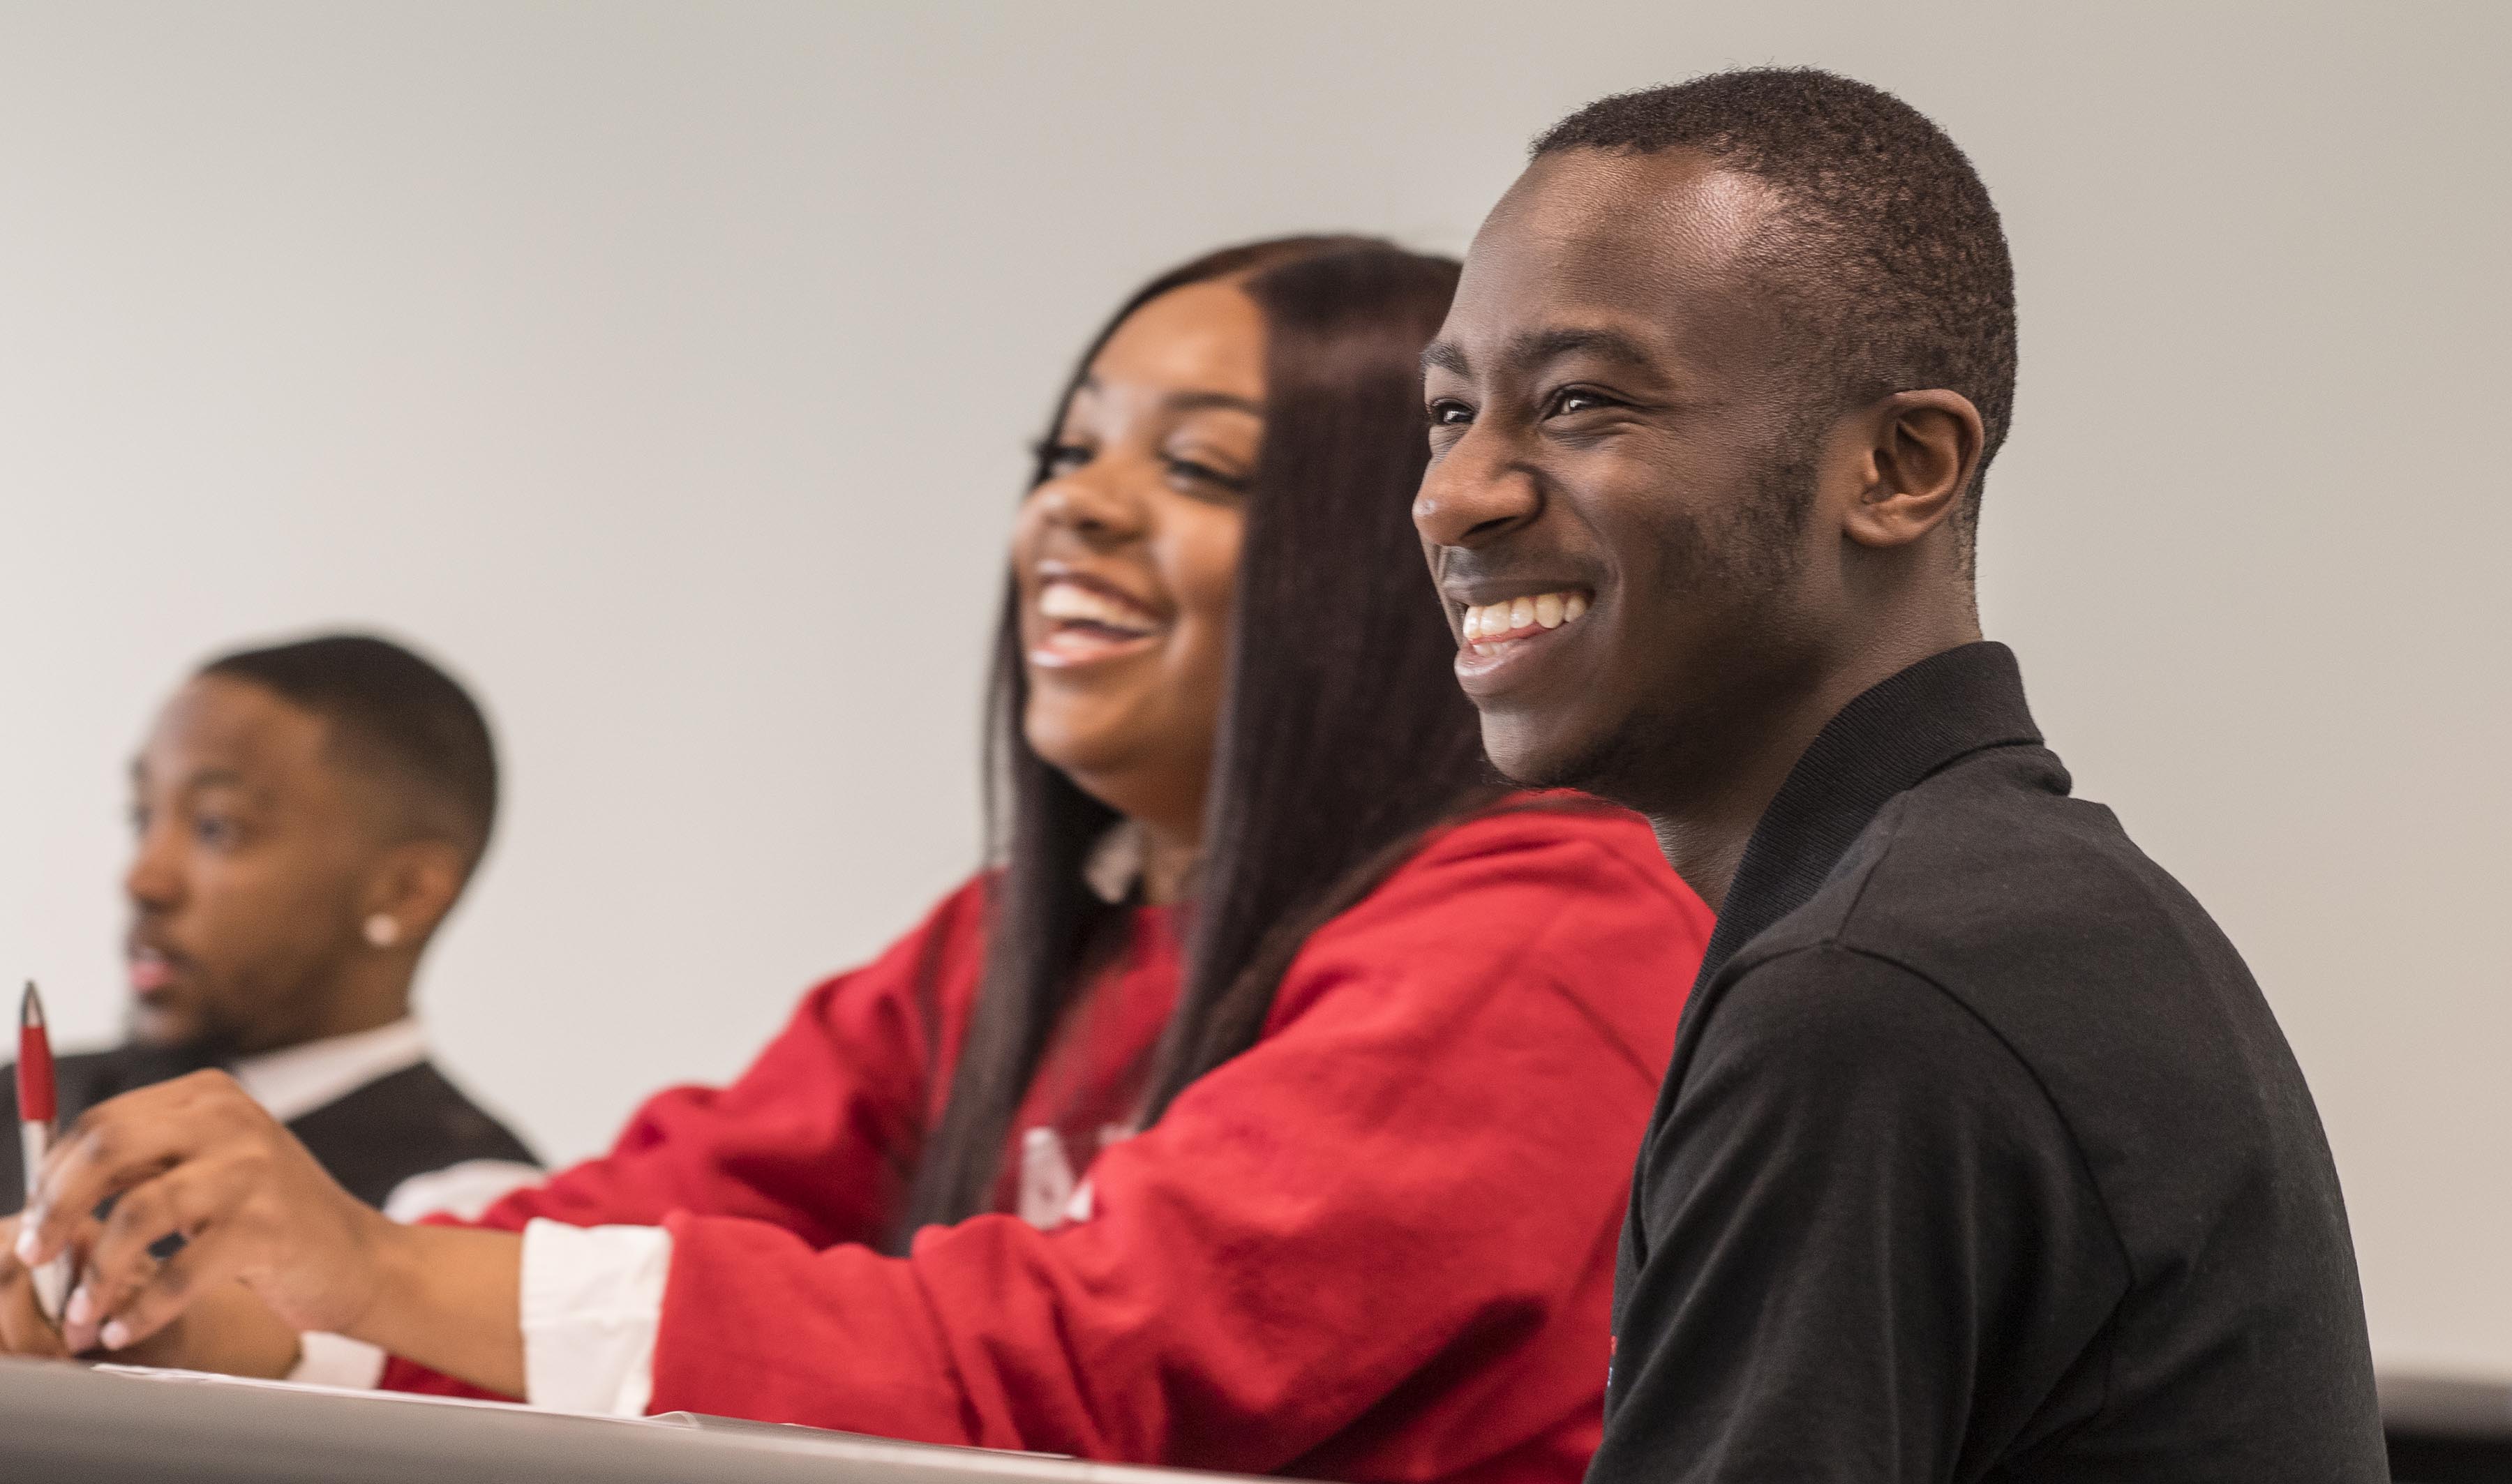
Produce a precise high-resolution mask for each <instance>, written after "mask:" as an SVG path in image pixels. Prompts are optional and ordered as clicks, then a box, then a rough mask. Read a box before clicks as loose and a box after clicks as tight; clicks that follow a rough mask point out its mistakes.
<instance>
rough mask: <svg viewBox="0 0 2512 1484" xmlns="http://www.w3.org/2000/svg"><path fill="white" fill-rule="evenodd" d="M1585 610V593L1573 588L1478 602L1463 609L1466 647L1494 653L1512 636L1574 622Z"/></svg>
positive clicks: (1516, 637)
mask: <svg viewBox="0 0 2512 1484" xmlns="http://www.w3.org/2000/svg"><path fill="white" fill-rule="evenodd" d="M1587 611H1588V595H1587V594H1585V593H1575V592H1573V593H1545V594H1542V595H1540V596H1537V597H1532V598H1511V599H1509V600H1507V601H1505V602H1501V603H1485V604H1478V605H1473V606H1471V607H1469V608H1467V609H1466V618H1465V631H1466V647H1468V648H1470V649H1472V650H1473V651H1474V652H1475V653H1476V654H1497V653H1499V652H1500V646H1501V645H1502V644H1508V643H1509V642H1511V640H1517V639H1523V638H1525V637H1526V636H1527V635H1528V634H1531V633H1533V632H1535V631H1536V630H1538V629H1557V628H1559V627H1561V626H1562V625H1563V624H1565V623H1573V622H1576V621H1577V620H1578V618H1579V615H1580V614H1582V613H1585V612H1587Z"/></svg>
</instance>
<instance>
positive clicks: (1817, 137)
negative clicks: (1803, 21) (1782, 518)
mask: <svg viewBox="0 0 2512 1484" xmlns="http://www.w3.org/2000/svg"><path fill="white" fill-rule="evenodd" d="M1569 149H1601V150H1608V151H1630V152H1634V153H1641V154H1656V153H1659V152H1661V151H1665V150H1669V149H1686V150H1692V151H1694V152H1697V153H1699V154H1702V155H1705V156H1707V158H1709V159H1710V160H1712V161H1714V162H1716V163H1717V164H1718V165H1720V166H1722V167H1724V168H1726V169H1728V170H1732V171H1736V172H1738V173H1740V174H1743V175H1748V176H1754V177H1756V178H1758V179H1760V180H1762V181H1763V182H1764V183H1765V184H1767V185H1769V186H1770V187H1771V189H1772V191H1773V193H1774V195H1775V196H1776V197H1777V198H1778V215H1777V217H1776V219H1775V221H1774V222H1773V224H1772V226H1771V228H1770V229H1769V230H1767V231H1766V232H1764V233H1763V235H1762V238H1761V240H1760V241H1758V242H1756V243H1755V244H1753V245H1752V246H1751V247H1750V248H1748V249H1747V265H1748V269H1749V271H1751V272H1752V273H1753V274H1754V275H1755V277H1756V279H1757V280H1758V283H1759V285H1760V287H1762V288H1763V289H1765V290H1766V291H1768V292H1771V293H1774V294H1775V296H1776V297H1777V298H1778V300H1779V301H1780V303H1781V304H1782V306H1783V308H1784V310H1785V311H1786V314H1787V317H1788V319H1789V320H1790V321H1791V322H1792V323H1791V332H1790V334H1789V337H1788V339H1789V349H1790V351H1791V353H1792V358H1793V360H1794V361H1795V363H1796V365H1797V367H1798V369H1799V370H1800V371H1802V372H1803V373H1804V374H1805V376H1806V381H1805V385H1806V386H1807V389H1808V391H1809V392H1810V393H1811V394H1812V395H1813V396H1814V397H1815V398H1816V399H1817V404H1818V405H1816V406H1811V407H1809V408H1808V409H1807V410H1808V411H1809V412H1819V413H1822V414H1824V415H1826V416H1829V415H1837V414H1838V413H1839V412H1842V411H1845V410H1849V409H1851V408H1854V407H1861V406H1864V405H1865V404H1867V403H1869V402H1872V401H1874V400H1876V399H1877V398H1880V397H1883V396H1885V395H1888V394H1890V393H1892V392H1897V391H1913V390H1917V389H1920V388H1926V387H1943V388H1944V389H1946V390H1949V391H1955V392H1960V393H1961V394H1962V395H1963V396H1965V397H1968V398H1970V399H1971V402H1972V405H1973V406H1974V407H1976V408H1978V409H1979V410H1980V418H1981V423H1982V430H1983V435H1984V436H1983V438H1982V444H1981V456H1980V470H1979V474H1978V475H1977V476H1976V477H1975V478H1974V480H1973V482H1972V488H1971V490H1970V492H1969V494H1968V495H1967V497H1966V498H1965V500H1964V502H1963V506H1962V508H1961V509H1960V510H1959V511H1958V512H1957V513H1956V516H1955V522H1956V526H1955V528H1956V530H1957V531H1958V532H1959V533H1960V535H1961V539H1962V542H1963V546H1964V549H1965V551H1966V552H1968V551H1969V549H1970V546H1971V541H1972V534H1973V531H1974V529H1975V528H1976V523H1977V522H1978V519H1979V504H1980V487H1981V483H1982V479H1984V478H1985V476H1986V474H1987V472H1988V461H1989V459H1990V458H1991V457H1992V456H1994V455H1995V454H1996V452H1997V449H1998V446H1999V445H2000V444H2002V443H2004V442H2005V441H2006V429H2007V423H2008V419H2009V418H2010V417H2011V415H2012V414H2013V411H2014V408H2015V267H2014V263H2013V261H2012V260H2011V259H2010V258H2009V257H2008V255H2007V250H2006V233H2005V230H2004V228H2002V227H2001V226H2000V225H1999V223H1998V219H1997V208H1996V207H1995V206H1993V205H1991V204H1990V202H1989V199H1988V187H1987V186H1986V185H1984V184H1982V181H1981V178H1980V173H1979V172H1978V171H1976V170H1974V169H1973V168H1972V163H1971V161H1970V159H1968V158H1967V157H1966V156H1965V155H1964V154H1963V152H1962V150H1961V149H1960V148H1958V147H1957V146H1956V145H1955V143H1954V141H1953V140H1952V139H1950V138H1948V137H1946V136H1945V132H1944V131H1943V130H1942V129H1939V128H1938V127H1937V126H1936V125H1935V124H1934V123H1932V122H1930V121H1929V119H1928V118H1927V116H1926V115H1925V114H1922V113H1920V112H1919V111H1918V110H1917V109H1915V108H1913V107H1911V106H1910V105H1909V104H1907V103H1905V102H1904V101H1902V100H1901V99H1900V98H1895V97H1894V96H1893V95H1891V94H1889V93H1886V92H1885V91H1883V90H1882V89H1880V88H1873V87H1869V86H1868V85H1866V84H1865V83H1862V82H1857V81H1854V80H1852V79H1850V78H1846V77H1842V76H1840V75H1838V74H1836V73H1832V72H1825V71H1820V70H1818V69H1815V68H1811V67H1750V68H1744V69H1740V70H1736V71H1728V72H1713V73H1710V74H1709V75H1707V76H1706V77H1698V78H1694V79H1693V80H1692V81H1690V82H1687V83H1677V84H1674V85H1672V86H1670V87H1664V88H1650V89H1646V90H1644V91H1641V92H1637V93H1624V94H1618V95H1616V96H1615V97H1612V98H1600V99H1598V100H1597V101H1595V102H1592V103H1590V104H1589V105H1588V106H1587V107H1585V108H1582V109H1580V110H1579V111H1578V112H1576V113H1574V114H1572V115H1570V116H1569V117H1568V118H1566V119H1563V120H1562V121H1561V122H1560V123H1558V124H1555V125H1553V126H1552V128H1550V130H1548V131H1546V132H1545V134H1544V135H1543V136H1542V137H1540V138H1538V139H1537V140H1536V141H1535V148H1534V154H1535V156H1536V158H1538V159H1541V158H1542V157H1544V156H1546V155H1549V154H1555V153H1558V152H1560V151H1562V150H1569Z"/></svg>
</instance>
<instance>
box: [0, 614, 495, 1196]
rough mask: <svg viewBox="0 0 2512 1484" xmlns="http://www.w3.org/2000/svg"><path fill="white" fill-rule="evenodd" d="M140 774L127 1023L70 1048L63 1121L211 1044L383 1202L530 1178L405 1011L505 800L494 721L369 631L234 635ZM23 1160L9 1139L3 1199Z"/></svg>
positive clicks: (475, 1192)
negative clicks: (256, 639)
mask: <svg viewBox="0 0 2512 1484" xmlns="http://www.w3.org/2000/svg"><path fill="white" fill-rule="evenodd" d="M131 787H132V824H133V829H134V832H135V840H134V847H133V856H132V861H131V868H130V871H129V872H128V873H127V874H126V875H125V877H124V878H123V891H124V894H125V895H126V896H127V897H128V898H129V900H130V904H131V926H130V930H129V933H128V935H127V937H126V939H125V945H124V946H125V955H126V958H127V960H128V963H129V971H130V986H131V1007H130V1027H131V1038H130V1040H129V1041H128V1042H127V1043H126V1044H124V1045H122V1046H119V1047H116V1048H114V1049H112V1050H109V1051H102V1052H97V1053H92V1054H87V1055H80V1056H69V1057H64V1058H62V1059H61V1062H60V1067H59V1077H60V1094H61V1110H60V1111H61V1120H62V1123H63V1125H64V1126H67V1124H68V1123H69V1122H70V1121H71V1120H73V1119H75V1118H76V1117H77V1116H78V1115H79V1114H80V1113H84V1112H85V1111H86V1110H88V1109H89V1108H92V1107H94V1106H95V1105H97V1104H98V1103H101V1102H103V1101H105V1100H106V1099H107V1098H110V1097H113V1096H115V1095H116V1094H119V1093H122V1092H126V1091H129V1090H130V1089H132V1088H134V1087H141V1086H146V1085H149V1084H151V1083H155V1082H161V1081H165V1080H167V1079H169V1078H172V1077H175V1076H178V1075H180V1074H184V1073H187V1072H192V1071H196V1070H199V1069H201V1068H205V1067H218V1066H223V1067H225V1068H226V1069H227V1070H228V1071H229V1072H231V1073H233V1074H234V1075H235V1077H236V1079H237V1080H238V1081H239V1082H241V1083H242V1084H243V1086H244V1088H245V1090H246V1091H247V1092H248V1093H250V1094H251V1095H252V1096H253V1097H254V1099H255V1101H256V1102H257V1103H259V1104H260V1105H261V1106H262V1107H263V1108H264V1109H265V1110H266V1111H267V1112H268V1113H270V1114H271V1116H272V1117H274V1118H276V1119H278V1120H279V1121H281V1122H283V1123H285V1124H287V1125H288V1126H289V1128H290V1129H291V1130H292V1131H293V1132H294V1133H295V1134H296V1136H297V1137H298V1138H299V1139H300V1140H301V1141H303V1142H304V1144H305V1146H306V1147H307V1148H308V1149H309V1150H311V1151H312V1152H313V1153H314V1154H315V1156H316V1158H317V1159H319V1160H320V1161H321V1162H322V1164H323V1166H324V1167H325V1168H326V1169H327V1170H329V1171H330V1172H331V1173H332V1175H333V1177H334V1179H336V1180H338V1181H339V1182H340V1183H341V1185H342V1186H344V1187H345V1188H346V1189H347V1190H349V1191H351V1192H352V1193H354V1194H355V1195H357V1196H358V1197H359V1198H360V1199H362V1200H364V1201H366V1202H367V1203H368V1204H370V1205H373V1206H377V1207H380V1208H382V1209H384V1210H386V1211H388V1212H390V1213H391V1214H394V1215H397V1216H405V1217H408V1216H417V1215H423V1214H426V1213H427V1212H429V1211H434V1210H444V1209H454V1210H462V1211H469V1210H474V1209H477V1208H478V1207H480V1206H483V1205H486V1204H487V1203H488V1202H489V1201H490V1200H491V1199H493V1198H495V1197H496V1196H497V1195H500V1194H502V1193H504V1192H505V1191H507V1190H510V1189H512V1188H513V1187H514V1186H516V1185H517V1184H520V1183H521V1182H523V1181H525V1180H529V1179H533V1178H537V1175H538V1171H537V1170H536V1169H535V1168H534V1167H533V1165H532V1162H531V1159H532V1156H531V1154H530V1152H529V1151H528V1150H527V1149H526V1148H525V1147H524V1145H523V1144H522V1142H521V1141H519V1140H517V1139H516V1138H515V1136H514V1135H513V1134H511V1133H509V1132H508V1131H507V1130H506V1129H505V1128H504V1127H503V1126H502V1125H501V1124H499V1123H498V1122H497V1120H496V1119H494V1118H492V1117H491V1116H490V1115H489V1114H488V1113H484V1112H482V1111H481V1110H480V1109H479V1108H478V1107H477V1106H475V1105H474V1104H473V1103H472V1102H471V1101H470V1099H468V1098H466V1097H465V1096H463V1094H462V1093H461V1091H460V1090H459V1089H457V1088H456V1087H454V1086H453V1084H452V1083H451V1082H450V1081H448V1080H447V1079H446V1078H445V1076H444V1074H441V1073H440V1072H438V1071H437V1069H436V1067H435V1066H434V1064H433V1063H432V1062H431V1061H430V1060H429V1058H428V1052H427V1040H426V1036H425V1035H424V1034H423V1033H422V1032H421V1030H420V1028H419V1025H418V1022H417V1021H416V1020H415V1019H414V1018H413V1017H412V1014H411V985H412V978H413V976H414V975H415V974H416V972H417V968H418V960H419V956H420V954H421V953H422V952H424V951H425V949H426V947H427V944H428V940H429V939H430V938H431V937H432V936H433V935H434V934H435V932H436V929H437V926H438V925H439V924H440V923H441V922H443V920H444V919H445V915H446V914H447V913H448V912H449V911H451V909H452V906H453V903H454V900H455V899H456V898H457V897H458V896H459V895H460V894H461V891H462V888H463V885H464V883H465V882H466V881H467V880H468V879H469V878H470V875H471V872H472V870H473V868H474V867H475V866H476V865H477V864H478V862H479V859H480V855H481V852H482V851H483V850H484V849H485V848H486V847H487V845H488V840H489V831H490V827H491V821H492V820H493V818H494V815H495V811H496V788H497V771H496V758H495V753H494V750H493V748H492V745H491V740H490V735H489V727H488V723H487V722H486V721H485V720H484V719H483V718H482V717H481V715H480V711H479V708H478V707H477V706H476V705H474V704H473V702H472V700H471V698H470V696H468V695H467V694H465V693H464V692H463V689H462V687H461V686H460V685H459V684H457V683H455V682H454V681H453V680H452V679H451V678H450V677H448V676H447V675H446V674H445V673H444V672H443V671H441V670H439V669H437V668H436V667H435V666H434V665H432V664H429V663H428V662H427V661H426V660H424V659H421V658H420V657H418V656H417V655H415V654H412V652H410V651H409V650H408V649H405V648H403V647H401V646H400V645H398V644H390V643H387V642H385V641H383V640H379V639H372V638H366V637H363V636H354V635H338V636H331V637H325V638H318V639H309V640H304V641H301V642H298V643H294V644H281V645H277V646H275V647H270V648H262V649H251V650H244V651H240V652H238V653H234V654H229V655H226V656H224V657H222V658H219V659H216V660H213V661H211V662H210V663H209V664H208V665H206V666H204V667H202V669H201V670H200V671H199V672H198V673H197V674H195V675H194V676H193V677H192V678H191V679H190V680H189V681H188V682H186V683H184V685H183V687H182V688H181V689H180V690H178V691H177V692H176V693H175V695H174V697H173V698H172V699H171V700H169V701H168V702H167V703H166V707H165V709H164V710H163V711H162V712H160V713H159V714H158V717H157V721H156V723H155V725H154V727H153V728H152V729H151V731H150V733H149V736H148V739H147V742H146V743H145V744H144V745H143V746H142V748H141V749H140V753H139V756H138V757H137V759H136V760H134V761H133V762H132V766H131ZM18 1161H19V1154H18V1148H17V1145H16V1144H15V1143H14V1142H10V1143H8V1144H7V1146H6V1148H5V1149H0V1201H5V1202H9V1203H10V1204H11V1205H12V1206H13V1207H14V1204H15V1202H16V1201H17V1200H18V1198H19V1192H20V1190H21V1189H22V1186H21V1181H22V1179H23V1172H22V1171H20V1169H19V1167H18Z"/></svg>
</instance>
